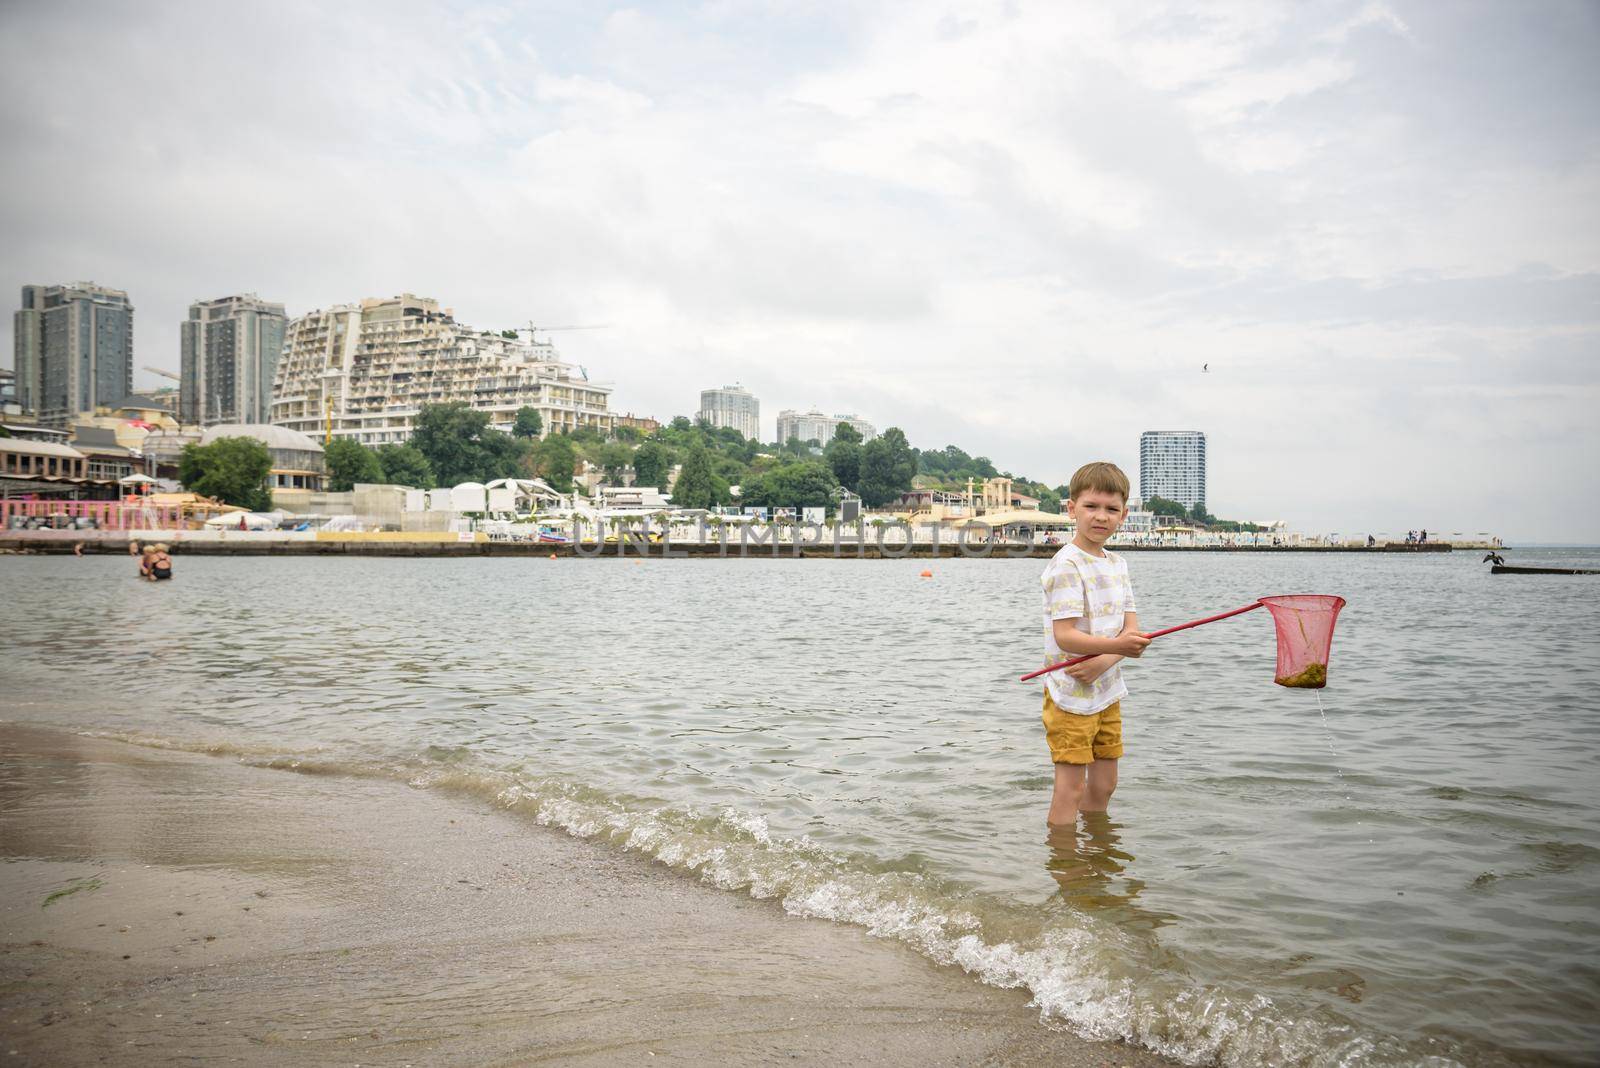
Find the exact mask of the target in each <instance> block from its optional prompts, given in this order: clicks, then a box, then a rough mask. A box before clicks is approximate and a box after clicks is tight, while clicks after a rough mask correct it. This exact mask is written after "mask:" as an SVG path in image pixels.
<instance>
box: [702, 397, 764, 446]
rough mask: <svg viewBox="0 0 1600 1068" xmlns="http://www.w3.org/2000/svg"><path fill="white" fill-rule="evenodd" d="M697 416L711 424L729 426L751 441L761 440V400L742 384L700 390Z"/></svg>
mask: <svg viewBox="0 0 1600 1068" xmlns="http://www.w3.org/2000/svg"><path fill="white" fill-rule="evenodd" d="M697 418H700V419H704V420H705V421H706V422H707V423H710V424H711V425H712V426H729V427H732V428H733V429H735V430H737V431H738V432H739V433H741V434H743V435H744V436H745V437H747V438H750V439H751V440H753V441H760V440H761V402H760V401H758V400H756V398H755V395H754V394H753V393H751V392H750V391H749V390H748V389H745V388H744V387H743V386H741V385H738V384H735V385H731V386H723V387H722V388H721V389H703V390H701V391H700V411H699V412H698V413H697Z"/></svg>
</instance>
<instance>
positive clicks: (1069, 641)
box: [1050, 612, 1150, 656]
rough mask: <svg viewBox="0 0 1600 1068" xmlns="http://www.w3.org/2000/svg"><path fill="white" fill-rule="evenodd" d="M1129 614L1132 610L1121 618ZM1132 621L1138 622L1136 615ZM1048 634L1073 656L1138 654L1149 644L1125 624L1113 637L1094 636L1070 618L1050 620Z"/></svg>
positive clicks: (1057, 645)
mask: <svg viewBox="0 0 1600 1068" xmlns="http://www.w3.org/2000/svg"><path fill="white" fill-rule="evenodd" d="M1130 616H1133V613H1132V612H1128V613H1126V614H1125V615H1124V616H1123V619H1124V620H1126V619H1127V618H1128V617H1130ZM1134 622H1135V624H1137V623H1138V619H1137V617H1135V618H1134ZM1050 635H1051V637H1053V638H1055V640H1056V647H1057V648H1059V649H1060V650H1061V651H1062V652H1064V653H1071V654H1073V655H1074V656H1097V655H1099V654H1101V653H1115V654H1117V655H1118V656H1138V655H1139V654H1140V653H1142V652H1144V647H1145V646H1147V645H1149V644H1150V639H1149V638H1146V637H1145V636H1144V635H1143V634H1140V633H1139V632H1138V631H1137V630H1128V629H1127V627H1126V626H1124V627H1123V630H1122V633H1121V634H1118V635H1117V636H1116V637H1115V638H1096V637H1095V636H1094V635H1093V634H1085V633H1084V632H1083V631H1081V630H1079V629H1078V628H1077V625H1076V623H1075V621H1074V620H1071V619H1057V620H1054V621H1052V622H1051V624H1050Z"/></svg>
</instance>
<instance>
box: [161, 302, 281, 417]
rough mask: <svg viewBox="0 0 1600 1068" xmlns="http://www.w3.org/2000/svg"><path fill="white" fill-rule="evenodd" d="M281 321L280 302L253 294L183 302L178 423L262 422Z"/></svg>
mask: <svg viewBox="0 0 1600 1068" xmlns="http://www.w3.org/2000/svg"><path fill="white" fill-rule="evenodd" d="M287 323H288V320H287V319H286V318H284V314H283V305H282V304H272V303H269V302H268V301H264V300H262V299H261V298H260V297H258V296H256V295H255V294H254V293H246V294H243V295H240V296H234V297H219V298H218V299H216V300H197V301H195V302H194V303H193V304H191V305H189V318H187V319H185V320H184V321H183V324H182V327H181V339H180V341H181V347H182V352H181V360H182V363H181V366H180V371H181V372H182V374H181V382H182V385H181V386H180V400H179V409H180V414H179V421H180V422H182V423H185V424H190V425H194V426H201V427H207V426H215V425H216V424H217V423H265V422H267V421H268V420H269V419H270V418H271V416H272V379H273V376H274V375H275V374H276V373H277V370H278V357H279V355H280V354H281V353H282V352H283V334H284V327H285V326H286V325H287Z"/></svg>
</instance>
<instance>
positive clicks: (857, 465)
mask: <svg viewBox="0 0 1600 1068" xmlns="http://www.w3.org/2000/svg"><path fill="white" fill-rule="evenodd" d="M839 429H840V430H848V431H850V433H851V435H852V436H853V439H854V440H851V439H849V438H845V437H843V436H842V435H840V434H835V435H834V438H833V440H832V441H830V442H828V447H827V448H826V449H824V450H823V451H822V458H823V459H824V460H825V461H827V464H828V467H829V468H830V469H831V470H832V471H833V477H834V478H836V479H838V480H839V485H841V486H843V487H845V488H846V489H848V490H851V491H854V490H855V488H856V486H857V485H858V484H860V482H861V449H862V445H861V435H860V434H858V433H856V428H855V427H853V426H851V425H850V424H849V423H840V424H839Z"/></svg>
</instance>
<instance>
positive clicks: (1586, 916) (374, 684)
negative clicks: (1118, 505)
mask: <svg viewBox="0 0 1600 1068" xmlns="http://www.w3.org/2000/svg"><path fill="white" fill-rule="evenodd" d="M1512 555H1513V557H1514V562H1520V563H1535V562H1545V561H1548V562H1552V563H1553V562H1555V561H1557V560H1560V561H1563V565H1564V566H1585V565H1587V566H1600V551H1585V550H1576V551H1572V550H1567V551H1558V550H1542V551H1523V552H1518V553H1515V554H1512ZM1479 556H1481V554H1471V553H1466V552H1459V553H1453V554H1441V555H1430V556H1400V555H1393V556H1390V555H1348V556H1345V555H1341V556H1333V555H1316V554H1283V555H1265V554H1239V555H1202V554H1180V553H1158V552H1130V553H1128V557H1129V562H1130V567H1131V570H1132V574H1133V579H1134V585H1135V589H1136V591H1137V594H1138V597H1139V600H1140V615H1141V619H1142V621H1143V623H1144V625H1145V626H1146V628H1147V629H1155V628H1157V627H1160V626H1166V625H1170V624H1173V623H1178V622H1182V621H1184V620H1187V619H1191V618H1194V617H1197V616H1200V615H1207V614H1211V613H1214V612H1218V611H1222V610H1225V609H1228V608H1233V607H1238V606H1240V605H1243V604H1246V603H1248V602H1249V601H1251V600H1253V599H1254V598H1256V597H1258V596H1262V595H1266V594H1278V593H1336V594H1340V595H1342V596H1344V597H1345V598H1347V600H1348V601H1349V606H1348V607H1347V608H1346V609H1345V611H1344V614H1343V615H1342V616H1341V617H1340V620H1339V625H1338V630H1337V633H1336V636H1335V639H1334V647H1333V657H1332V660H1331V662H1330V665H1329V669H1328V676H1329V681H1328V688H1327V689H1326V690H1323V691H1320V693H1319V692H1313V691H1290V690H1285V689H1283V688H1281V687H1278V686H1275V685H1273V683H1272V675H1273V666H1274V661H1273V650H1274V643H1273V633H1272V627H1271V624H1270V622H1269V619H1268V617H1267V615H1266V613H1265V612H1257V613H1250V614H1247V615H1244V616H1240V617H1238V618H1236V619H1231V620H1226V621H1223V622H1220V623H1217V624H1214V625H1212V626H1208V627H1204V628H1200V629H1198V630H1195V631H1190V632H1185V633H1183V634H1179V635H1174V636H1172V637H1170V638H1163V639H1161V640H1159V641H1158V642H1157V643H1156V644H1155V645H1154V646H1153V647H1152V649H1151V651H1150V652H1149V653H1147V654H1146V656H1145V657H1144V659H1143V660H1142V661H1140V662H1138V663H1131V664H1129V665H1127V666H1126V669H1125V670H1126V676H1127V679H1128V685H1129V689H1130V691H1131V696H1130V697H1129V699H1128V700H1127V701H1126V702H1125V704H1124V723H1125V727H1124V730H1125V735H1126V739H1127V745H1128V753H1127V756H1126V757H1125V758H1124V760H1123V762H1122V784H1121V786H1120V787H1119V789H1118V792H1117V795H1116V799H1115V801H1114V802H1113V806H1112V812H1111V814H1110V816H1109V817H1104V818H1098V819H1094V820H1090V821H1086V823H1085V826H1084V827H1083V829H1082V831H1081V833H1080V834H1079V835H1078V836H1076V837H1075V838H1071V839H1062V838H1061V837H1059V836H1058V837H1057V839H1056V840H1054V841H1052V840H1049V839H1048V838H1047V835H1046V833H1045V827H1044V812H1045V808H1046V806H1047V803H1048V799H1049V790H1050V778H1051V773H1050V765H1049V761H1048V754H1047V751H1046V749H1045V747H1044V739H1043V730H1042V727H1041V725H1040V722H1039V690H1038V688H1037V684H1022V683H1019V682H1018V681H1017V676H1018V675H1020V674H1022V673H1023V672H1025V671H1028V670H1031V669H1032V668H1034V667H1036V666H1037V665H1038V662H1039V646H1040V642H1041V638H1040V634H1041V625H1042V624H1041V612H1040V605H1039V593H1038V582H1037V578H1038V574H1039V572H1040V571H1041V570H1042V568H1043V566H1044V562H1043V561H1036V560H1019V561H1002V560H940V561H934V562H933V563H932V564H929V563H928V562H926V561H917V560H907V561H850V560H804V561H795V560H781V559H780V560H769V559H747V560H714V559H713V560H671V561H664V560H660V559H650V560H647V561H645V562H642V563H640V562H635V561H633V560H556V561H551V560H546V559H542V558H534V559H505V560H501V559H496V560H386V559H330V558H304V559H289V558H271V557H245V558H217V557H182V556H180V557H178V558H177V561H176V569H175V570H176V575H177V577H176V579H175V580H174V581H173V582H171V583H168V584H161V585H155V586H152V585H149V584H144V583H139V582H137V581H135V580H134V578H133V577H132V573H133V571H134V564H133V562H132V561H131V560H128V559H125V558H116V557H87V558H83V559H75V558H71V557H32V558H13V559H7V560H4V561H0V583H3V586H4V591H5V595H4V598H3V602H0V625H3V631H0V633H4V635H5V636H6V645H7V652H6V655H5V658H4V660H3V661H0V683H3V685H0V716H3V717H4V718H6V719H10V720H15V721H19V722H27V723H38V724H46V725H54V726H59V727H67V728H70V729H75V730H85V731H96V732H105V733H108V734H111V735H114V736H117V737H123V738H129V739H134V740H140V741H144V742H146V743H150V744H164V745H175V746H181V747H185V748H201V749H205V748H212V749H215V750H216V751H218V752H220V753H226V754H230V755H235V756H238V757H240V758H242V759H245V760H248V761H251V762H255V763H265V764H276V765H281V766H285V767H294V768H298V769H299V770H302V771H320V772H329V773H341V772H342V773H352V774H378V775H388V776H396V777H401V778H403V779H405V780H407V781H411V782H414V783H416V784H417V785H418V786H419V787H432V788H437V789H446V790H456V791H467V792H471V793H475V794H477V795H480V796H486V797H491V798H493V799H495V800H496V801H497V802H499V803H501V804H504V805H506V806H509V807H512V808H514V809H516V810H519V811H522V812H525V813H526V814H527V815H528V816H529V818H531V819H533V820H536V821H538V822H541V823H546V824H551V825H555V826H560V827H563V828H565V829H567V830H568V831H570V832H572V833H575V834H581V835H585V836H591V837H599V838H602V839H604V840H607V841H611V842H613V843H614V844H616V845H617V846H619V847H622V848H631V849H637V850H641V851H644V852H646V853H648V854H650V855H652V856H655V857H656V858H658V859H659V860H661V861H662V862H663V863H666V864H669V865H673V866H676V867H680V868H683V869H686V870H689V871H692V872H695V873H697V874H698V875H699V877H701V878H703V879H705V880H707V881H710V882H713V883H715V884H717V885H721V886H724V887H727V888H728V889H730V890H737V891H742V892H749V893H752V894H755V895H757V896H761V897H773V898H777V899H779V900H780V901H781V902H782V903H783V906H784V907H785V908H786V909H788V910H789V911H791V912H794V913H797V914H805V915H812V916H821V917H826V918H830V919H835V920H838V921H840V922H848V923H856V924H861V925H864V926H866V927H868V928H870V929H872V930H873V931H874V932H876V933H878V934H880V935H882V936H884V937H888V938H895V939H899V940H901V941H904V942H906V943H908V944H910V945H912V946H914V947H916V948H917V949H919V950H920V951H922V952H923V953H925V954H926V955H928V956H929V957H930V958H932V959H934V960H938V961H941V962H946V963H954V964H958V965H960V966H961V967H964V968H966V969H967V970H968V971H969V972H971V973H972V974H973V975H974V976H975V978H977V979H980V980H982V981H985V982H990V983H994V984H997V985H1005V986H1024V987H1026V988H1028V989H1029V990H1030V991H1031V992H1032V994H1033V996H1034V1001H1035V1004H1036V1006H1037V1007H1038V1009H1039V1011H1040V1015H1041V1019H1042V1021H1043V1023H1044V1025H1046V1026H1057V1027H1065V1028H1069V1029H1071V1030H1073V1031H1075V1032H1077V1033H1079V1034H1083V1035H1087V1036H1092V1037H1114V1036H1120V1037H1125V1038H1128V1039H1130V1040H1132V1041H1135V1042H1138V1043H1140V1044H1143V1045H1147V1046H1150V1047H1152V1048H1155V1049H1158V1050H1161V1051H1163V1052H1165V1053H1168V1054H1169V1055H1172V1056H1175V1057H1178V1058H1180V1059H1183V1060H1186V1061H1190V1062H1193V1063H1220V1064H1229V1065H1254V1064H1303V1065H1324V1064H1326V1065H1334V1064H1341V1065H1343V1064H1348V1065H1399V1064H1417V1063H1438V1064H1447V1063H1452V1062H1456V1063H1462V1064H1472V1065H1477V1064H1501V1063H1529V1064H1540V1063H1570V1064H1578V1063H1593V1062H1594V1061H1595V1060H1596V1059H1597V1058H1600V1023H1597V1019H1600V1016H1597V1013H1596V1008H1597V1006H1600V966H1597V951H1600V902H1597V898H1596V894H1595V884H1596V877H1597V875H1600V797H1597V791H1596V788H1595V786H1594V782H1595V778H1596V776H1595V772H1596V755H1597V752H1600V715H1597V713H1600V698H1597V697H1596V694H1597V693H1600V643H1597V641H1596V634H1597V633H1600V576H1596V577H1582V576H1580V577H1558V576H1549V577H1546V576H1527V577H1522V576H1517V577H1513V576H1501V577H1491V576H1490V575H1489V574H1488V569H1487V565H1485V564H1481V563H1479V562H1478V560H1479ZM924 567H931V568H932V570H933V571H934V577H933V578H930V579H923V578H919V577H918V572H919V571H921V570H922V569H923V568H924ZM1319 698H1320V702H1321V708H1320V709H1319V704H1318V701H1319ZM1430 1059H1433V1060H1430Z"/></svg>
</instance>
